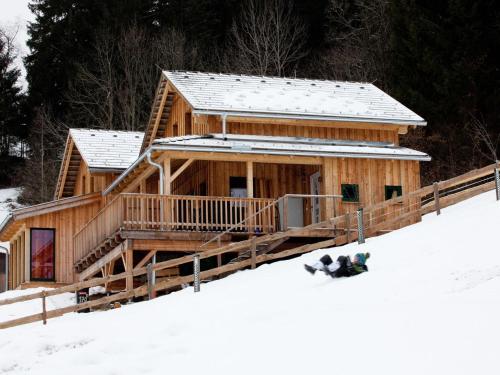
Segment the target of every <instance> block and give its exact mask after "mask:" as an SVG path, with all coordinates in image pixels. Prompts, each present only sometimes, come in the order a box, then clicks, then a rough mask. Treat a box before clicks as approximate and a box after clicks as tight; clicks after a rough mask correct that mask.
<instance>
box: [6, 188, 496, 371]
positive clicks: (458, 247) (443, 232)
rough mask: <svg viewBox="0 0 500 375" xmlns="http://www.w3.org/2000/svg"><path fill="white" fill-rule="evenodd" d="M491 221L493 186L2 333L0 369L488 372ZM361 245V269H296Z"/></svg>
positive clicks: (492, 344) (491, 364) (492, 361)
mask: <svg viewBox="0 0 500 375" xmlns="http://www.w3.org/2000/svg"><path fill="white" fill-rule="evenodd" d="M499 218H500V203H499V202H496V201H495V194H494V192H493V191H492V192H488V193H485V194H482V195H480V196H478V197H476V198H473V199H470V200H468V201H465V202H463V203H461V204H458V205H455V206H452V207H450V208H447V209H445V210H443V211H442V215H441V216H436V215H435V214H431V215H428V216H426V217H424V220H423V222H422V223H419V224H416V225H413V226H410V227H406V228H404V229H401V230H399V231H396V232H392V233H390V234H387V235H384V236H381V237H378V238H374V239H369V240H368V241H367V243H366V244H364V245H357V244H351V245H348V246H344V247H341V248H337V249H330V250H319V251H316V252H313V253H310V254H306V255H304V256H302V257H300V258H296V259H293V260H290V261H282V262H277V263H274V264H272V265H264V266H260V267H258V268H257V270H255V271H243V272H238V273H237V274H235V275H232V276H230V277H227V278H225V279H223V280H220V281H217V282H212V283H209V284H203V285H202V290H201V293H198V294H194V293H193V290H192V288H188V289H184V290H183V291H181V292H177V293H173V294H171V295H169V296H165V297H161V298H158V299H156V300H154V301H151V302H144V303H138V304H134V305H129V306H125V307H123V308H121V309H118V310H112V311H108V312H99V313H92V314H69V315H66V316H64V317H62V318H57V319H53V320H50V321H49V322H48V325H47V326H43V325H42V324H41V323H36V324H31V325H26V326H21V327H17V328H12V329H9V330H5V331H1V332H0V348H1V352H2V355H1V356H0V373H1V374H49V373H50V374H51V375H56V374H68V373H71V374H75V375H76V374H90V373H95V374H139V373H140V374H165V373H176V374H196V373H204V374H272V373H276V374H314V373H328V374H471V373H481V374H493V373H497V371H498V370H496V367H497V356H498V353H497V352H498V350H497V348H498V345H497V344H496V341H497V337H498V335H499V334H500V323H499V322H498V316H500V295H499V293H498V290H499V288H500V252H499V250H498V243H496V242H495V241H494V237H493V236H494V235H495V234H496V233H497V232H496V230H497V227H498V219H499ZM358 251H363V252H366V251H369V252H370V253H371V254H372V257H371V258H370V259H369V261H368V266H369V267H370V272H368V273H365V274H362V275H360V276H357V277H353V278H345V279H337V280H333V279H331V278H329V277H327V276H325V275H323V274H318V275H316V276H314V277H313V276H311V275H309V274H308V273H306V272H305V271H304V270H303V266H302V265H303V263H305V262H311V261H314V260H316V259H317V258H319V257H320V256H321V255H323V254H325V253H329V254H332V255H333V256H334V257H336V256H338V255H340V254H350V255H353V254H355V253H356V252H358ZM0 298H3V297H0ZM0 309H2V307H0Z"/></svg>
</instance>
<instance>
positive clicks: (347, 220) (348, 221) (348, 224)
mask: <svg viewBox="0 0 500 375" xmlns="http://www.w3.org/2000/svg"><path fill="white" fill-rule="evenodd" d="M345 227H346V241H347V243H350V242H351V213H350V212H347V213H346V214H345Z"/></svg>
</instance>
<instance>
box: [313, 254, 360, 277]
mask: <svg viewBox="0 0 500 375" xmlns="http://www.w3.org/2000/svg"><path fill="white" fill-rule="evenodd" d="M368 258H370V253H357V254H356V255H355V256H354V259H353V260H352V261H351V258H350V257H349V256H344V255H341V256H339V257H338V258H337V260H336V261H333V260H332V258H331V257H330V255H328V254H327V255H323V256H322V257H321V258H320V260H318V261H317V262H315V263H314V264H311V265H309V264H304V268H305V269H306V271H307V272H309V273H310V274H311V275H314V274H315V273H316V271H323V272H324V273H326V274H327V275H330V276H331V277H350V276H354V275H359V274H360V273H363V272H366V271H368V267H367V266H366V260H367V259H368Z"/></svg>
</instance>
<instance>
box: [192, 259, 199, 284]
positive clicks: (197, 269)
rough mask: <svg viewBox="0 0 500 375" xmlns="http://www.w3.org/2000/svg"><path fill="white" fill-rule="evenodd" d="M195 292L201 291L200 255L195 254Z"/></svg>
mask: <svg viewBox="0 0 500 375" xmlns="http://www.w3.org/2000/svg"><path fill="white" fill-rule="evenodd" d="M193 273H194V292H195V293H197V292H199V291H200V255H199V254H194V255H193Z"/></svg>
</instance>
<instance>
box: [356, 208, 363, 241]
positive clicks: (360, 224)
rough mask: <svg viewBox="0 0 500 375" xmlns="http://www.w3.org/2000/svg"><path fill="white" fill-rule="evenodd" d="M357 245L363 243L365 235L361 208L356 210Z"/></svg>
mask: <svg viewBox="0 0 500 375" xmlns="http://www.w3.org/2000/svg"><path fill="white" fill-rule="evenodd" d="M357 215H358V244H362V243H365V233H364V225H363V208H358V211H357Z"/></svg>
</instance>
